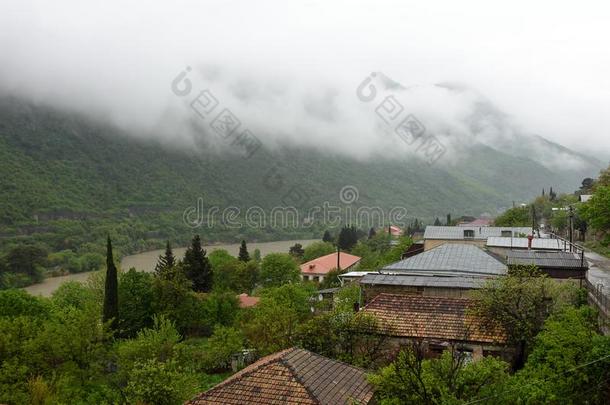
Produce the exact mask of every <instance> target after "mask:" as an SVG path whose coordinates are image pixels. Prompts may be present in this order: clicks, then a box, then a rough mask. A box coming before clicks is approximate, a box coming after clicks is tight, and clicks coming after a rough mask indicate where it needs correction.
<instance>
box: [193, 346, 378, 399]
mask: <svg viewBox="0 0 610 405" xmlns="http://www.w3.org/2000/svg"><path fill="white" fill-rule="evenodd" d="M372 398H373V387H372V386H371V385H370V384H369V383H368V381H367V378H366V372H365V371H364V370H361V369H359V368H356V367H353V366H350V365H348V364H345V363H341V362H339V361H336V360H331V359H328V358H326V357H323V356H320V355H317V354H315V353H312V352H309V351H307V350H303V349H297V348H292V349H287V350H284V351H281V352H278V353H275V354H272V355H270V356H267V357H263V358H262V359H260V360H259V361H257V362H256V363H253V364H251V365H250V366H248V367H246V368H244V369H243V370H241V371H239V372H237V373H236V374H234V375H232V376H231V377H229V378H227V379H226V380H225V381H223V382H221V383H220V384H218V385H216V386H215V387H213V388H212V389H210V390H208V391H206V392H203V393H201V394H199V395H197V396H196V397H195V398H194V399H192V400H191V401H189V402H187V403H186V404H187V405H204V404H206V405H207V404H227V405H233V404H235V405H237V404H240V405H241V404H295V405H297V404H299V405H309V404H311V405H314V404H329V405H331V404H333V405H334V404H368V403H369V402H370V401H371V399H372Z"/></svg>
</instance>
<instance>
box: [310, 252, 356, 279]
mask: <svg viewBox="0 0 610 405" xmlns="http://www.w3.org/2000/svg"><path fill="white" fill-rule="evenodd" d="M360 259H361V258H360V257H359V256H354V255H350V254H349V253H344V252H341V254H340V255H339V260H340V263H339V265H340V266H341V270H345V269H348V268H350V267H352V266H353V265H355V264H356V263H358V262H359V261H360ZM300 267H301V273H305V274H327V273H328V272H329V271H331V270H333V269H336V268H337V252H334V253H331V254H328V255H326V256H321V257H318V258H317V259H313V260H310V261H308V262H307V263H303V264H301V266H300Z"/></svg>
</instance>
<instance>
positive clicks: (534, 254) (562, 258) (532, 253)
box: [507, 250, 588, 269]
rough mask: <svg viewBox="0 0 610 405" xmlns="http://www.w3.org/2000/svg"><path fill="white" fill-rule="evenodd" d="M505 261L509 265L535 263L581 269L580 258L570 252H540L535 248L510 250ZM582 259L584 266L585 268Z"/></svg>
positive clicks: (549, 266)
mask: <svg viewBox="0 0 610 405" xmlns="http://www.w3.org/2000/svg"><path fill="white" fill-rule="evenodd" d="M507 263H508V265H509V266H511V265H532V264H533V265H536V266H538V267H540V268H557V269H582V268H583V267H581V258H580V255H578V254H577V253H572V252H542V251H536V250H511V251H509V252H508V253H507ZM587 267H588V265H587V261H586V260H585V261H584V268H587Z"/></svg>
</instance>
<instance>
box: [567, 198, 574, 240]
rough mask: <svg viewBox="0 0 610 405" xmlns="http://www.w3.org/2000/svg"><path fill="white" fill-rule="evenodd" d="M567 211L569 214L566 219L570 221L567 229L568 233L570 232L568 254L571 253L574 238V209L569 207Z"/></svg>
mask: <svg viewBox="0 0 610 405" xmlns="http://www.w3.org/2000/svg"><path fill="white" fill-rule="evenodd" d="M569 210H570V211H569V214H568V218H569V220H570V223H569V227H570V228H569V230H568V231H569V232H570V252H571V251H572V243H574V239H573V238H574V207H572V206H571V205H570V207H569Z"/></svg>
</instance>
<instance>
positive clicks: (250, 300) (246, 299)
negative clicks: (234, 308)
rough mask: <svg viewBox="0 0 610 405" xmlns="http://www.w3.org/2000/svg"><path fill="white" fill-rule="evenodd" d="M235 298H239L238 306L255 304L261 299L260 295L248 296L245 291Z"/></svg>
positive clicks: (247, 306) (243, 306)
mask: <svg viewBox="0 0 610 405" xmlns="http://www.w3.org/2000/svg"><path fill="white" fill-rule="evenodd" d="M237 299H238V300H239V307H240V308H249V307H253V306H255V305H256V304H258V302H259V301H260V300H261V299H260V297H251V296H249V295H248V294H246V293H243V294H239V295H238V296H237Z"/></svg>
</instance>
